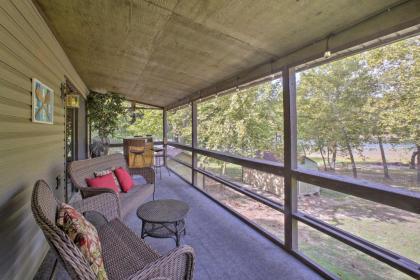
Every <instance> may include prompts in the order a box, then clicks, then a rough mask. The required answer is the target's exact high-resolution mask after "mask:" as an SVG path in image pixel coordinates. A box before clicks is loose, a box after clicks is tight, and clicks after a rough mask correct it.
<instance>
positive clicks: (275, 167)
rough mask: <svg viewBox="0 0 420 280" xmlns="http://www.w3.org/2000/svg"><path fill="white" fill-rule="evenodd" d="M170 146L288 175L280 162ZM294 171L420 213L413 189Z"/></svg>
mask: <svg viewBox="0 0 420 280" xmlns="http://www.w3.org/2000/svg"><path fill="white" fill-rule="evenodd" d="M168 145H170V146H173V147H176V148H179V149H183V150H187V151H191V152H192V151H193V150H195V151H196V152H197V153H198V154H202V155H205V156H209V157H213V158H216V159H219V160H222V161H227V162H231V163H234V164H238V165H241V166H244V167H249V168H253V169H256V170H259V171H263V172H267V173H271V174H275V175H278V176H284V175H285V168H284V167H283V166H282V165H281V164H280V163H278V162H271V161H264V160H256V159H248V158H244V157H239V156H235V155H229V154H225V153H222V152H214V151H210V150H205V149H201V148H197V149H193V148H192V147H191V146H187V145H183V144H178V143H174V142H170V143H168ZM291 174H292V176H293V178H294V179H295V180H299V181H302V182H306V183H310V184H314V185H318V186H320V187H323V188H328V189H331V190H334V191H338V192H342V193H346V194H350V195H354V196H357V197H360V198H363V199H367V200H371V201H375V202H378V203H381V204H385V205H389V206H393V207H396V208H399V209H403V210H406V211H409V212H414V213H418V214H419V213H420V193H417V192H410V191H407V190H402V189H397V188H393V187H389V186H386V185H381V184H378V183H373V182H368V181H365V180H358V179H353V178H350V177H344V176H338V175H332V174H327V173H322V172H319V171H314V170H306V169H298V170H292V171H291Z"/></svg>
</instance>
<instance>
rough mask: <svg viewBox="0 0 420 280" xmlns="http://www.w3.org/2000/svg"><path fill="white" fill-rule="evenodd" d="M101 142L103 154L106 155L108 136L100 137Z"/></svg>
mask: <svg viewBox="0 0 420 280" xmlns="http://www.w3.org/2000/svg"><path fill="white" fill-rule="evenodd" d="M101 142H102V144H103V145H104V155H105V156H106V155H108V152H109V139H108V137H101Z"/></svg>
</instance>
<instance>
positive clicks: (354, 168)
mask: <svg viewBox="0 0 420 280" xmlns="http://www.w3.org/2000/svg"><path fill="white" fill-rule="evenodd" d="M346 145H347V151H348V152H349V156H350V161H351V168H352V171H353V177H354V178H357V169H356V162H355V161H354V156H353V151H352V149H351V146H350V143H349V141H348V140H347V138H346Z"/></svg>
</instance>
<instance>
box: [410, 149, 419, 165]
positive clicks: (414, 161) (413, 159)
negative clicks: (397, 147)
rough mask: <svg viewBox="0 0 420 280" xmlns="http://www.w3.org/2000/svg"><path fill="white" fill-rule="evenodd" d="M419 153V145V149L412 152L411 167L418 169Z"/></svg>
mask: <svg viewBox="0 0 420 280" xmlns="http://www.w3.org/2000/svg"><path fill="white" fill-rule="evenodd" d="M418 154H419V151H418V146H417V151H414V152H413V153H412V154H411V159H410V169H416V156H417V155H418Z"/></svg>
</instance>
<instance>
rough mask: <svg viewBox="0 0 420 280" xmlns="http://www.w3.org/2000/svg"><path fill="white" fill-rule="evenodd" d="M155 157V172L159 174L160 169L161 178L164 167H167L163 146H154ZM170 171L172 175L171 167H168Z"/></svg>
mask: <svg viewBox="0 0 420 280" xmlns="http://www.w3.org/2000/svg"><path fill="white" fill-rule="evenodd" d="M152 151H153V152H154V157H155V163H154V165H153V168H154V169H155V173H156V174H157V173H158V171H159V178H160V179H162V167H165V162H164V161H165V149H164V148H163V147H157V146H154V147H153V148H152ZM166 170H167V171H168V175H169V176H171V173H170V172H169V169H167V168H166Z"/></svg>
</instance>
